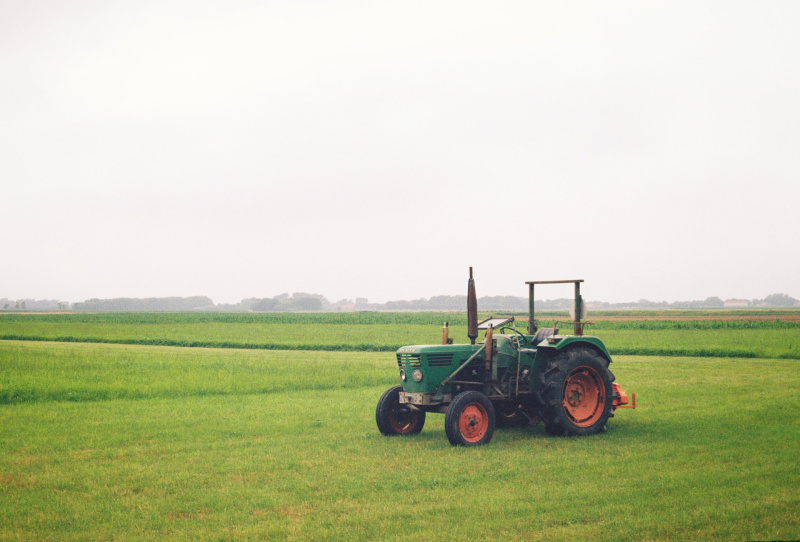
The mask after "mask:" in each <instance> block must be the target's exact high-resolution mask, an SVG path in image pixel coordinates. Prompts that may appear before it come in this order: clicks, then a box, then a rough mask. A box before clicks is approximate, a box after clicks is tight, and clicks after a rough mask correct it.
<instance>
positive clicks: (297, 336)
mask: <svg viewBox="0 0 800 542" xmlns="http://www.w3.org/2000/svg"><path fill="white" fill-rule="evenodd" d="M368 316H369V314H367V313H349V314H336V313H332V314H285V315H276V314H236V313H234V314H207V313H173V314H169V313H167V314H157V313H145V314H139V313H134V314H127V313H126V314H114V313H111V314H80V313H78V314H51V315H48V314H41V315H25V314H19V315H18V314H5V315H0V339H5V340H38V341H61V342H75V341H78V342H107V343H118V344H143V345H164V346H203V347H221V348H254V349H267V350H287V349H291V350H311V351H317V350H322V351H376V352H393V351H395V350H397V349H398V348H399V347H401V346H403V345H407V344H430V343H435V342H437V341H439V340H441V323H442V322H443V321H444V320H448V319H449V320H452V321H454V322H456V323H455V324H454V325H452V326H451V336H452V337H456V338H458V337H466V335H467V328H466V323H463V322H461V320H463V317H462V316H461V315H458V314H446V313H400V314H397V313H389V314H386V313H374V316H375V322H373V323H369V322H368V320H367V319H366V318H367V317H368ZM667 316H669V317H671V318H675V317H674V316H671V313H670V314H669V315H666V314H665V313H661V318H660V319H641V320H635V321H629V320H621V321H620V320H618V319H613V318H614V317H613V316H611V317H607V318H609V319H605V320H604V319H602V318H603V316H602V315H601V316H600V319H598V320H597V325H595V326H591V327H587V331H586V333H587V334H597V335H599V336H601V337H602V339H603V341H604V342H605V343H606V345H607V346H608V348H609V349H610V350H611V351H612V352H615V353H617V354H631V355H637V354H639V355H660V356H675V355H679V356H711V357H720V356H725V357H750V358H757V357H766V358H785V359H800V318H799V317H800V311H794V312H791V311H775V314H773V315H771V316H772V318H770V319H756V318H755V316H764V313H763V312H759V313H756V314H755V315H754V316H751V318H752V319H750V320H743V319H740V317H739V315H738V313H736V312H727V313H719V314H718V315H717V316H718V317H719V318H720V319H719V320H708V319H705V317H704V316H699V317H698V319H695V320H685V319H681V320H675V319H668V318H667ZM326 317H327V319H326ZM561 318H562V319H566V316H563V317H561ZM552 322H553V317H552V316H551V317H550V319H543V320H542V322H541V325H542V326H545V325H552ZM561 327H562V328H564V326H563V325H562V326H561ZM518 329H521V330H523V329H525V323H519V324H518ZM458 340H461V339H458Z"/></svg>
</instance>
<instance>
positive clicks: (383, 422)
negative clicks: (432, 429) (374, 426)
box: [375, 386, 425, 437]
mask: <svg viewBox="0 0 800 542" xmlns="http://www.w3.org/2000/svg"><path fill="white" fill-rule="evenodd" d="M402 390H403V387H402V386H394V387H393V388H389V389H388V390H386V392H384V394H383V395H381V398H380V399H378V406H377V408H375V421H376V422H377V423H378V430H379V431H380V432H381V433H382V434H384V435H386V436H387V437H391V436H394V435H416V434H417V433H419V432H420V431H422V426H423V425H425V412H423V411H422V410H417V409H415V408H412V407H410V406H409V405H401V404H400V392H401V391H402Z"/></svg>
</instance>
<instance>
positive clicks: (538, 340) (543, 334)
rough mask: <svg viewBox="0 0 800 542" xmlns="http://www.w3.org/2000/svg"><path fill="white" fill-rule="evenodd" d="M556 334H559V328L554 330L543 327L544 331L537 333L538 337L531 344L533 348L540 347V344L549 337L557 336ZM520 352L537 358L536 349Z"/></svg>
mask: <svg viewBox="0 0 800 542" xmlns="http://www.w3.org/2000/svg"><path fill="white" fill-rule="evenodd" d="M556 333H558V328H555V329H553V328H552V327H543V328H542V329H540V330H539V331H537V332H536V335H534V336H533V339H532V340H531V344H532V345H533V346H539V344H540V343H541V342H542V341H544V340H545V339H547V337H550V336H552V335H555V334H556ZM520 352H522V353H523V354H527V355H529V356H535V355H536V348H520Z"/></svg>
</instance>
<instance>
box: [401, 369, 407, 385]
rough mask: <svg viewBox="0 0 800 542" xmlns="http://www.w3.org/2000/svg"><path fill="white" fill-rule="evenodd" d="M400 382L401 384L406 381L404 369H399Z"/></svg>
mask: <svg viewBox="0 0 800 542" xmlns="http://www.w3.org/2000/svg"><path fill="white" fill-rule="evenodd" d="M400 380H402V381H403V382H405V381H406V370H405V369H400Z"/></svg>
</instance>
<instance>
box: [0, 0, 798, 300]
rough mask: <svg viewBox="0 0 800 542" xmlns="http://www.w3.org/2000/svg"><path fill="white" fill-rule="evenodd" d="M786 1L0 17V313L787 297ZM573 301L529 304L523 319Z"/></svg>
mask: <svg viewBox="0 0 800 542" xmlns="http://www.w3.org/2000/svg"><path fill="white" fill-rule="evenodd" d="M798 28H800V3H798V2H788V1H787V2H755V1H753V2H741V1H739V2H737V1H724V2H722V1H720V2H695V1H691V2H676V1H669V2H649V1H648V2H613V3H609V2H570V3H564V2H532V1H520V2H499V1H493V2H465V1H458V2H456V1H452V2H431V1H425V2H413V1H403V2H368V1H342V0H340V1H336V2H324V1H291V2H290V1H284V2H265V1H253V2H222V1H220V2H202V1H187V2H176V1H164V0H158V1H141V0H137V1H130V2H108V1H105V0H102V1H94V2H89V1H75V2H61V1H55V0H54V1H29V0H19V1H17V0H1V1H0V188H1V191H0V201H2V204H1V205H0V261H2V264H1V265H0V297H8V298H11V299H19V298H36V299H45V298H47V299H60V300H67V301H82V300H85V299H88V298H92V297H100V298H109V297H160V296H173V295H174V296H189V295H208V296H210V297H211V298H212V299H213V300H214V301H215V302H217V303H222V302H238V301H240V300H241V299H242V298H245V297H271V296H274V295H277V294H280V293H282V292H298V291H302V292H313V293H320V294H323V295H325V296H326V297H327V298H328V299H329V300H331V301H336V300H338V299H341V298H345V297H347V298H354V297H356V296H359V297H367V298H369V299H370V301H373V302H382V301H387V300H393V299H415V298H420V297H430V296H433V295H438V294H464V293H466V283H467V277H468V267H469V266H473V267H474V268H475V278H476V284H477V291H478V295H479V296H483V295H518V296H524V295H526V291H527V290H526V288H525V285H524V282H525V281H526V280H551V279H575V278H583V279H585V280H586V283H585V284H584V286H583V289H582V291H583V293H584V296H585V298H586V299H588V300H604V301H612V302H614V301H633V300H638V299H640V298H646V299H650V300H652V301H662V300H667V301H675V300H689V299H705V298H706V297H709V296H719V297H722V298H723V299H725V298H728V297H743V298H762V297H764V296H766V295H768V294H772V293H777V292H781V293H787V294H789V295H791V296H793V297H795V298H800V282H799V280H798V277H799V276H800V273H798V272H799V271H800V254H799V253H798V249H799V248H800V182H799V181H800V152H799V151H800V105H799V104H800V31H798ZM562 293H563V294H565V296H568V295H570V293H569V292H568V291H567V292H561V291H553V292H552V293H551V292H546V291H542V292H541V296H539V295H537V297H549V298H553V297H560V296H561V294H562Z"/></svg>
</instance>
